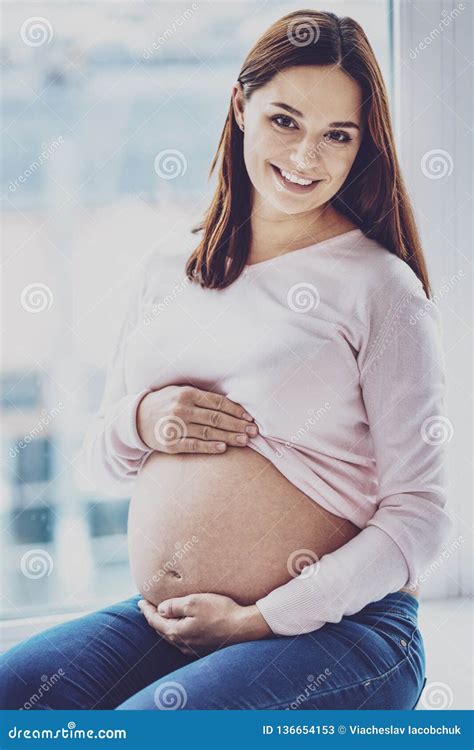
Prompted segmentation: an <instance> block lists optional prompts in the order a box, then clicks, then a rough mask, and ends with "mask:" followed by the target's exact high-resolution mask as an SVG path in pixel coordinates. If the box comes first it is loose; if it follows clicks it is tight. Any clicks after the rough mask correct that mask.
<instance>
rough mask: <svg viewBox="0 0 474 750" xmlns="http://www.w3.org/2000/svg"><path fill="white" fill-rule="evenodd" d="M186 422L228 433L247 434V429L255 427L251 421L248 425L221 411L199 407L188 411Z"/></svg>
mask: <svg viewBox="0 0 474 750" xmlns="http://www.w3.org/2000/svg"><path fill="white" fill-rule="evenodd" d="M188 422H195V423H196V424H203V425H209V426H210V427H217V428H219V429H221V430H228V431H229V432H248V429H247V428H249V429H250V428H251V427H256V424H255V422H253V421H252V422H251V423H250V424H249V422H248V421H247V420H246V419H236V417H231V416H230V415H229V414H225V413H224V412H222V411H216V410H213V409H203V408H202V407H200V406H195V407H194V408H191V409H190V410H189V418H188Z"/></svg>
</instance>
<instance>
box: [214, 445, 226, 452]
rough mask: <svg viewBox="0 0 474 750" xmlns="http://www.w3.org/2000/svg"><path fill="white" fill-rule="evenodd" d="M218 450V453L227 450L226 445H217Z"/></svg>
mask: <svg viewBox="0 0 474 750" xmlns="http://www.w3.org/2000/svg"><path fill="white" fill-rule="evenodd" d="M216 448H217V450H218V451H223V450H225V443H217V445H216Z"/></svg>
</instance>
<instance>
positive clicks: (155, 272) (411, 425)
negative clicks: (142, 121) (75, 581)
mask: <svg viewBox="0 0 474 750" xmlns="http://www.w3.org/2000/svg"><path fill="white" fill-rule="evenodd" d="M218 161H219V167H218V184H217V188H216V193H215V196H214V199H213V201H212V204H211V206H210V208H209V210H208V211H207V213H206V216H205V219H204V221H203V222H202V225H200V226H199V227H196V228H195V230H194V233H195V234H196V233H198V232H200V233H201V237H200V239H199V242H198V243H197V246H194V247H193V250H192V252H191V254H189V252H187V251H186V252H185V251H184V248H183V246H181V247H176V249H175V248H174V247H173V251H170V250H169V249H168V250H167V252H161V251H159V252H156V251H155V252H154V253H153V255H151V256H148V257H147V258H146V260H145V262H142V263H141V265H142V270H141V273H140V278H139V280H138V282H137V283H134V285H133V291H132V293H131V297H130V303H129V306H128V311H127V313H126V315H125V317H124V320H123V325H122V327H121V330H120V334H119V337H118V340H117V343H116V346H115V349H114V353H113V356H112V359H111V362H110V365H109V370H108V376H107V382H106V390H105V394H104V397H103V401H102V405H101V408H100V412H99V414H98V415H97V417H96V419H95V420H94V422H93V424H91V426H90V430H89V432H88V434H87V435H86V438H85V443H84V446H83V452H82V471H83V472H85V473H86V474H87V475H88V476H89V477H90V479H91V481H92V482H94V484H95V486H96V487H97V488H99V489H100V490H101V491H103V492H107V493H112V494H115V495H121V496H123V495H124V494H126V492H127V491H130V493H131V495H132V499H131V504H130V516H129V548H130V562H131V566H132V571H133V575H134V577H135V581H136V585H137V590H138V591H139V592H140V594H139V595H138V594H137V595H136V596H134V597H132V598H131V599H127V600H125V601H122V602H119V603H117V604H115V605H113V606H109V607H106V608H104V609H102V610H100V611H98V612H94V613H92V614H88V615H86V616H83V617H80V618H78V619H75V620H73V621H70V622H68V623H66V624H62V625H59V626H56V627H53V628H50V629H49V630H47V631H45V632H43V633H40V634H38V635H36V636H34V637H33V638H31V639H30V640H28V641H27V642H24V643H22V644H19V645H18V646H16V647H15V648H13V649H11V650H10V651H9V652H7V653H6V654H4V656H3V658H2V664H1V666H2V674H3V685H4V689H3V693H2V708H22V707H25V703H28V702H29V704H30V706H28V707H34V708H43V709H51V708H53V709H68V708H83V709H88V708H97V709H106V708H120V709H153V710H167V709H279V708H289V709H291V708H296V709H412V708H414V707H415V705H416V703H417V701H418V699H419V696H420V693H421V690H422V688H423V685H424V681H425V656H424V649H423V640H422V636H421V633H420V631H419V628H418V620H417V615H418V608H419V601H418V598H417V597H418V587H417V580H418V578H419V575H420V573H422V572H423V570H424V569H425V567H426V566H427V565H428V564H429V563H430V561H431V560H432V559H433V557H434V556H435V554H436V553H437V551H438V549H439V548H440V546H441V544H442V542H443V541H444V540H445V538H446V535H447V534H448V533H449V531H450V529H451V524H452V522H451V519H450V516H449V515H448V513H447V512H446V510H445V506H446V481H445V455H444V447H443V443H442V442H440V441H439V440H437V439H436V432H437V429H438V427H439V425H440V424H442V422H443V419H444V417H443V414H444V411H445V405H444V387H445V375H444V370H443V352H442V349H441V344H440V338H441V337H440V330H439V326H440V320H439V313H438V311H437V308H436V307H435V306H434V304H433V303H432V302H430V294H431V290H430V285H429V281H428V276H427V271H426V266H425V260H424V257H423V252H422V249H421V246H420V241H419V238H418V235H417V231H416V227H415V223H414V219H413V214H412V210H411V207H410V204H409V200H408V197H407V193H406V190H405V187H404V184H403V180H402V177H401V175H400V170H399V166H398V162H397V158H396V154H395V149H394V144H393V136H392V129H391V124H390V117H389V108H388V102H387V94H386V90H385V86H384V83H383V80H382V77H381V74H380V70H379V67H378V65H377V62H376V60H375V58H374V54H373V51H372V49H371V47H370V45H369V42H368V40H367V38H366V36H365V34H364V32H363V30H362V29H361V27H360V26H359V25H358V24H357V23H356V22H355V21H353V20H352V19H350V18H339V17H337V16H336V15H334V14H332V13H319V12H313V11H302V12H294V13H291V14H289V15H286V16H285V17H283V18H281V19H280V20H279V21H277V22H276V23H275V24H274V25H272V26H271V27H270V28H269V29H268V30H267V31H266V32H265V34H264V35H263V36H262V37H261V38H260V39H259V40H258V41H257V42H256V44H255V46H254V47H253V49H252V50H251V51H250V53H249V54H248V56H247V58H246V59H245V61H244V63H243V65H242V68H241V71H240V74H239V76H238V80H237V81H236V82H235V84H234V86H233V88H232V95H231V101H230V106H229V112H228V116H227V119H226V122H225V125H224V130H223V133H222V136H221V139H220V143H219V147H218V152H217V155H216V158H215V159H214V162H213V165H212V168H211V171H212V170H213V169H214V168H215V166H216V164H217V163H218ZM170 236H171V233H170ZM169 242H170V239H169V237H168V238H164V240H163V244H165V243H166V244H169ZM195 245H196V243H195ZM60 670H61V671H60ZM56 673H57V674H59V675H60V679H58V680H57V681H56V682H55V684H54V685H53V686H52V687H49V689H48V690H47V691H43V692H42V693H41V695H40V696H39V697H38V695H37V693H38V688H39V685H40V684H41V675H48V676H51V675H52V674H56ZM33 694H35V695H36V699H35V700H34V701H33V706H31V703H32V698H31V696H32V695H33Z"/></svg>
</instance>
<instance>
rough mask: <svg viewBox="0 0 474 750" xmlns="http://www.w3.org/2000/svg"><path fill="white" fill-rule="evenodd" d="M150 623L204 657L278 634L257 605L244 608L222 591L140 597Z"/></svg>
mask: <svg viewBox="0 0 474 750" xmlns="http://www.w3.org/2000/svg"><path fill="white" fill-rule="evenodd" d="M138 606H139V608H140V610H141V611H142V613H143V614H144V616H145V617H146V619H147V622H148V624H149V625H150V626H151V627H152V628H154V630H156V632H157V633H158V634H159V635H161V636H163V638H164V639H165V640H167V641H169V643H172V644H173V645H174V646H176V648H178V649H179V650H180V651H182V652H183V653H184V654H189V655H191V656H193V655H196V656H204V655H205V654H208V653H210V652H212V651H216V650H217V649H219V648H223V647H225V646H230V645H232V644H233V643H240V642H242V641H251V640H258V639H261V638H269V637H272V636H274V633H273V631H272V630H271V628H270V626H269V625H268V624H267V622H266V620H265V619H264V618H263V616H262V615H261V614H260V611H259V609H258V607H257V606H256V605H255V604H253V605H250V606H247V607H242V606H241V605H240V604H237V603H236V602H235V601H234V600H233V599H231V598H230V597H228V596H222V595H221V594H189V595H188V596H180V597H174V598H172V599H166V600H165V601H162V602H160V604H159V606H158V608H157V607H156V606H155V605H154V604H152V603H151V602H149V601H147V600H146V599H140V601H139V602H138Z"/></svg>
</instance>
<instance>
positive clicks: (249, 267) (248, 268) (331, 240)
mask: <svg viewBox="0 0 474 750" xmlns="http://www.w3.org/2000/svg"><path fill="white" fill-rule="evenodd" d="M362 233H363V232H362V230H361V229H359V227H357V228H356V229H350V230H349V231H348V232H341V234H336V235H334V237H328V238H327V239H326V240H320V241H319V242H313V244H312V245H306V246H305V247H299V248H297V249H296V250H290V251H289V252H288V253H282V254H281V255H275V256H274V257H273V258H267V259H266V260H260V261H258V263H246V264H245V265H244V267H243V269H242V273H247V274H248V273H252V272H253V271H254V270H256V269H258V268H262V267H267V266H269V265H272V264H274V263H277V262H281V261H282V260H283V259H284V258H289V257H290V256H297V257H299V256H300V255H302V254H304V253H306V252H308V251H310V250H315V249H316V248H321V247H327V246H328V245H333V244H336V243H337V242H340V241H341V240H345V239H347V238H349V237H352V236H355V235H357V234H362Z"/></svg>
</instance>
